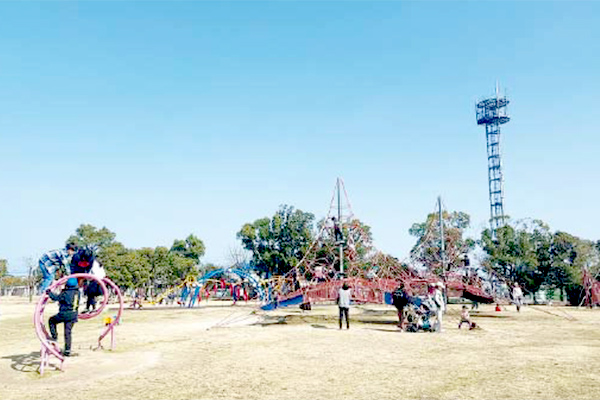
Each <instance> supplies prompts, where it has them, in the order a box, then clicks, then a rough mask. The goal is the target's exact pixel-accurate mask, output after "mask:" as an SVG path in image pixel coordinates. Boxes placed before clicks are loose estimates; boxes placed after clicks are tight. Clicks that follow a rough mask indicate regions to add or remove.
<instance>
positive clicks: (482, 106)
mask: <svg viewBox="0 0 600 400" xmlns="http://www.w3.org/2000/svg"><path fill="white" fill-rule="evenodd" d="M507 104H508V99H507V98H506V97H505V96H500V94H499V91H498V85H496V95H495V97H491V98H488V99H484V100H481V101H479V102H478V103H477V105H476V114H477V125H485V136H486V138H487V154H488V180H489V188H490V227H491V231H492V237H493V238H494V239H495V238H496V230H497V229H498V228H501V227H502V226H504V224H505V218H506V217H505V215H504V179H503V176H502V157H501V151H500V125H503V124H505V123H507V122H508V121H509V120H510V117H509V116H508V114H507V113H506V106H507Z"/></svg>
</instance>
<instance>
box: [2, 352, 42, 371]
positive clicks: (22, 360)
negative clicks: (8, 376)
mask: <svg viewBox="0 0 600 400" xmlns="http://www.w3.org/2000/svg"><path fill="white" fill-rule="evenodd" d="M2 358H3V359H5V360H11V364H10V367H11V368H12V369H14V370H15V371H19V372H37V371H38V369H39V367H40V363H41V356H40V352H39V351H33V352H31V353H29V354H14V355H12V356H4V357H2Z"/></svg>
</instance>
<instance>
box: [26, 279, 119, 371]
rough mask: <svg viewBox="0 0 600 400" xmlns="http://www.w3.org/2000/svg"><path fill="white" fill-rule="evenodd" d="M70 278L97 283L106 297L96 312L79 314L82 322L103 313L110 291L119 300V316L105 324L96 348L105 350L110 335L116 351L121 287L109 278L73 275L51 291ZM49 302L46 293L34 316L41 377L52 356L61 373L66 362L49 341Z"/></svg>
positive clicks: (55, 346) (59, 281)
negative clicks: (38, 345) (47, 310)
mask: <svg viewBox="0 0 600 400" xmlns="http://www.w3.org/2000/svg"><path fill="white" fill-rule="evenodd" d="M69 278H82V279H86V280H93V281H96V282H97V283H98V285H99V286H100V289H101V290H102V293H103V296H104V297H103V299H102V303H101V304H100V305H99V307H98V308H97V309H96V310H94V311H92V312H90V313H82V314H79V315H78V319H80V320H87V319H90V318H94V317H96V316H98V315H100V314H101V313H102V311H103V310H104V308H105V307H106V305H107V304H108V299H109V295H110V291H109V289H111V290H112V291H113V292H114V293H115V295H116V296H117V298H118V300H119V310H118V311H117V315H116V317H115V318H111V320H110V321H106V322H108V323H105V325H104V329H103V330H102V332H101V333H100V336H99V337H98V346H97V347H96V348H95V350H97V349H99V348H103V346H102V340H103V339H104V338H105V337H106V336H107V335H108V334H109V333H110V348H111V350H112V349H114V348H115V332H114V328H115V325H117V323H119V321H120V319H121V314H122V313H123V296H122V295H121V291H120V290H119V287H118V286H117V285H115V284H114V282H112V281H111V280H110V279H108V278H102V279H99V278H97V277H96V276H94V275H92V274H72V275H69V276H65V277H62V278H61V279H59V280H57V281H56V282H54V283H53V284H52V285H50V287H49V289H50V290H53V289H56V288H58V287H60V286H62V285H64V284H65V283H66V282H67V280H68V279H69ZM48 300H49V297H48V295H47V294H46V293H44V294H42V297H41V298H40V300H39V301H38V303H37V305H36V308H35V313H34V316H33V324H34V326H35V333H36V335H37V337H38V339H39V340H40V343H41V351H40V357H41V362H40V368H39V373H40V375H43V374H44V370H45V368H46V367H47V366H49V365H50V357H51V356H54V357H56V359H58V361H59V362H60V367H59V369H60V370H61V371H62V370H63V367H64V361H65V356H64V355H63V354H62V353H61V351H60V348H59V346H58V344H57V343H56V342H50V341H49V338H50V335H49V334H48V331H47V330H46V326H45V318H44V310H45V308H46V305H47V303H48Z"/></svg>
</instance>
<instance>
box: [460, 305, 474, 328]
mask: <svg viewBox="0 0 600 400" xmlns="http://www.w3.org/2000/svg"><path fill="white" fill-rule="evenodd" d="M465 323H466V324H467V325H468V327H469V329H473V328H474V325H475V324H474V323H472V322H471V317H470V316H469V308H468V307H467V306H462V311H461V313H460V323H459V324H458V329H460V328H461V327H462V324H465Z"/></svg>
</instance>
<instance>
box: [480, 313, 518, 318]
mask: <svg viewBox="0 0 600 400" xmlns="http://www.w3.org/2000/svg"><path fill="white" fill-rule="evenodd" d="M471 317H477V318H500V319H502V318H512V317H511V316H510V315H502V314H478V313H471Z"/></svg>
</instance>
